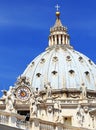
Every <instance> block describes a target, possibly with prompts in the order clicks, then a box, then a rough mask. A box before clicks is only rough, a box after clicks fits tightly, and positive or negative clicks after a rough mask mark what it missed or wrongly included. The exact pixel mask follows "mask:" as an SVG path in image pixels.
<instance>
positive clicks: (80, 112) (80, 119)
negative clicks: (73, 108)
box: [76, 105, 84, 126]
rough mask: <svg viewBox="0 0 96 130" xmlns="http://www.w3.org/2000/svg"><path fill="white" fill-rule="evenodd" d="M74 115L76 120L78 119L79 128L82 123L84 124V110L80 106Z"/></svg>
mask: <svg viewBox="0 0 96 130" xmlns="http://www.w3.org/2000/svg"><path fill="white" fill-rule="evenodd" d="M76 115H77V119H78V124H80V125H81V126H83V122H84V110H83V108H82V107H81V105H78V108H77V113H76Z"/></svg>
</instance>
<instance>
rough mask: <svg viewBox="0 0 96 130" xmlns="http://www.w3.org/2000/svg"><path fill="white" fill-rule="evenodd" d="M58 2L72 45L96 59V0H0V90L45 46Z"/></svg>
mask: <svg viewBox="0 0 96 130" xmlns="http://www.w3.org/2000/svg"><path fill="white" fill-rule="evenodd" d="M57 3H58V4H59V5H60V6H61V8H60V12H61V21H62V23H63V25H65V26H67V27H68V32H69V34H70V37H71V45H72V46H74V48H75V50H77V51H79V52H81V53H83V54H85V55H86V56H88V57H89V58H90V59H92V60H93V61H94V62H95V63H96V0H0V89H1V90H2V89H8V87H9V86H10V85H14V83H15V81H16V78H17V77H18V76H19V75H20V74H22V73H23V71H24V70H25V68H26V67H27V65H28V64H29V63H30V62H31V61H32V60H33V59H34V58H35V57H36V56H38V55H39V54H40V53H41V52H43V51H44V50H45V48H46V47H47V46H48V35H49V29H50V27H51V26H53V25H54V23H55V12H56V9H55V7H54V6H55V5H56V4H57ZM0 95H1V93H0Z"/></svg>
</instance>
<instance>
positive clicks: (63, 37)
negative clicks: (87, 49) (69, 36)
mask: <svg viewBox="0 0 96 130" xmlns="http://www.w3.org/2000/svg"><path fill="white" fill-rule="evenodd" d="M62 42H63V44H65V41H64V35H63V36H62Z"/></svg>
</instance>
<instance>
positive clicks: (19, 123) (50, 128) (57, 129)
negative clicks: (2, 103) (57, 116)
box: [0, 111, 88, 130]
mask: <svg viewBox="0 0 96 130" xmlns="http://www.w3.org/2000/svg"><path fill="white" fill-rule="evenodd" d="M0 124H3V125H6V126H11V127H13V128H18V129H22V130H88V129H84V128H78V127H73V126H68V125H65V124H61V123H54V122H50V121H45V120H42V119H39V118H32V119H30V121H25V116H21V115H18V114H16V113H8V112H5V111H0Z"/></svg>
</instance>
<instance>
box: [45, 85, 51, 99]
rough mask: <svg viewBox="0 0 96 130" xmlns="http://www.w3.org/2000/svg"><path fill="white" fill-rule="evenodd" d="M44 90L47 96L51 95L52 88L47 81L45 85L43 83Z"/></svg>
mask: <svg viewBox="0 0 96 130" xmlns="http://www.w3.org/2000/svg"><path fill="white" fill-rule="evenodd" d="M44 87H45V90H46V95H47V97H51V96H52V88H51V85H50V83H47V84H46V85H44Z"/></svg>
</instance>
